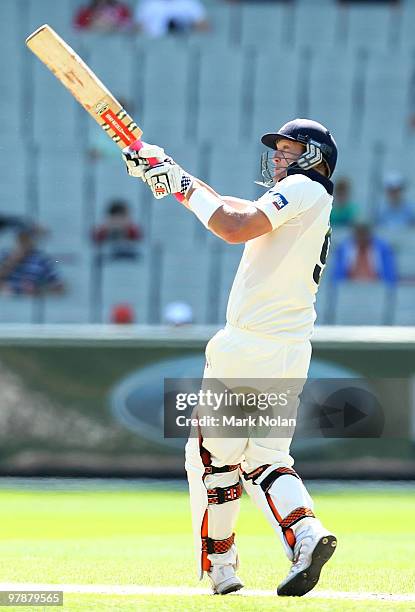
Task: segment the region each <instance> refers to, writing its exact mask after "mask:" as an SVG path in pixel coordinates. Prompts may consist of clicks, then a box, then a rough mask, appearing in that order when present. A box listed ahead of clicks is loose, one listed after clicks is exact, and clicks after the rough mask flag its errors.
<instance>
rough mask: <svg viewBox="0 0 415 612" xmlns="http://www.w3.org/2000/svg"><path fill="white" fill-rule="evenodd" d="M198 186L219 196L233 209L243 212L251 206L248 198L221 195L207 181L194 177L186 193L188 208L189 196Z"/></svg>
mask: <svg viewBox="0 0 415 612" xmlns="http://www.w3.org/2000/svg"><path fill="white" fill-rule="evenodd" d="M200 187H204V188H205V189H207V190H208V191H209V192H210V193H211V194H213V195H214V196H216V197H217V198H219V199H220V200H221V201H222V202H223V203H224V204H227V205H228V206H231V207H232V208H234V209H235V210H239V211H241V212H243V211H246V210H247V209H248V208H250V207H252V202H251V201H250V200H243V199H242V198H235V197H234V196H221V195H219V194H218V193H217V191H215V190H214V189H213V188H212V187H211V186H210V185H208V184H207V183H204V182H203V181H201V180H200V179H195V180H194V181H193V184H192V185H191V186H190V188H189V191H188V192H187V194H186V205H188V208H191V207H190V205H189V199H190V197H191V196H192V194H193V193H194V191H195V189H198V188H200Z"/></svg>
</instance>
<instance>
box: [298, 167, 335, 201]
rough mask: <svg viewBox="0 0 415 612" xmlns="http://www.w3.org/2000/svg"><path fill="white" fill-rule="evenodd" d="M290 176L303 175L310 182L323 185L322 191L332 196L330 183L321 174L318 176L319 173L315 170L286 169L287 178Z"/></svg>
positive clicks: (331, 184)
mask: <svg viewBox="0 0 415 612" xmlns="http://www.w3.org/2000/svg"><path fill="white" fill-rule="evenodd" d="M292 174H304V176H308V178H310V179H311V180H312V181H316V182H317V183H320V184H321V185H323V187H324V189H325V190H326V191H327V193H328V194H330V195H333V183H332V181H331V180H330V179H329V178H327V176H324V175H323V174H320V172H317V170H313V169H311V170H301V168H288V170H287V176H291V175H292Z"/></svg>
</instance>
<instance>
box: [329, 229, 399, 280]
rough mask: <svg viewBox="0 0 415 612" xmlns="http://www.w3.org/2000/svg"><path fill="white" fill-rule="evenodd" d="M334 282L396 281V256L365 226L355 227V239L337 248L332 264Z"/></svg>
mask: <svg viewBox="0 0 415 612" xmlns="http://www.w3.org/2000/svg"><path fill="white" fill-rule="evenodd" d="M333 265H334V268H333V280H334V281H335V282H338V281H342V280H360V281H384V282H386V283H389V284H394V283H395V282H396V280H397V274H396V265H395V256H394V253H393V251H392V248H391V247H390V245H389V244H388V243H387V242H386V241H384V240H382V239H381V238H378V237H376V236H374V235H373V234H372V232H371V229H370V227H369V226H368V225H366V224H363V223H361V224H357V225H355V226H354V232H353V235H352V236H351V237H349V238H346V239H345V240H344V241H343V242H342V243H341V244H340V245H339V246H338V248H337V250H336V251H335V254H334V262H333Z"/></svg>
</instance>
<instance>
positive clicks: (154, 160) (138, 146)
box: [130, 140, 184, 202]
mask: <svg viewBox="0 0 415 612" xmlns="http://www.w3.org/2000/svg"><path fill="white" fill-rule="evenodd" d="M142 146H143V143H142V142H141V140H136V141H135V142H133V143H132V144H130V149H133V151H139V150H140V149H141V148H142ZM148 163H149V164H150V166H151V167H152V166H155V165H156V164H158V163H159V160H158V159H157V157H149V158H148ZM174 197H175V198H176V200H178V201H179V202H183V200H184V196H183V195H182V194H181V193H175V194H174Z"/></svg>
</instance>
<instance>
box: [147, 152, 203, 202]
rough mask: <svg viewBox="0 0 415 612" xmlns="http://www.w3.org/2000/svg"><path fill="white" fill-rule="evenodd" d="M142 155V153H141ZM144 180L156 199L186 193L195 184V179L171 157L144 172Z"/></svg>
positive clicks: (184, 194)
mask: <svg viewBox="0 0 415 612" xmlns="http://www.w3.org/2000/svg"><path fill="white" fill-rule="evenodd" d="M140 153H141V154H142V151H140ZM144 180H145V181H146V183H147V185H148V186H149V187H150V189H151V191H152V192H153V195H154V197H155V198H157V199H160V198H164V197H165V196H166V195H169V194H170V193H181V194H182V195H183V196H184V197H186V193H187V191H188V189H189V187H190V185H191V184H192V182H193V177H192V176H191V175H190V174H188V173H187V172H185V171H184V170H183V168H181V167H180V166H179V165H178V164H176V162H175V161H173V160H172V159H171V158H170V157H166V158H165V159H164V161H163V162H161V163H160V164H157V165H156V166H153V167H152V168H150V169H149V170H146V171H145V172H144Z"/></svg>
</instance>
